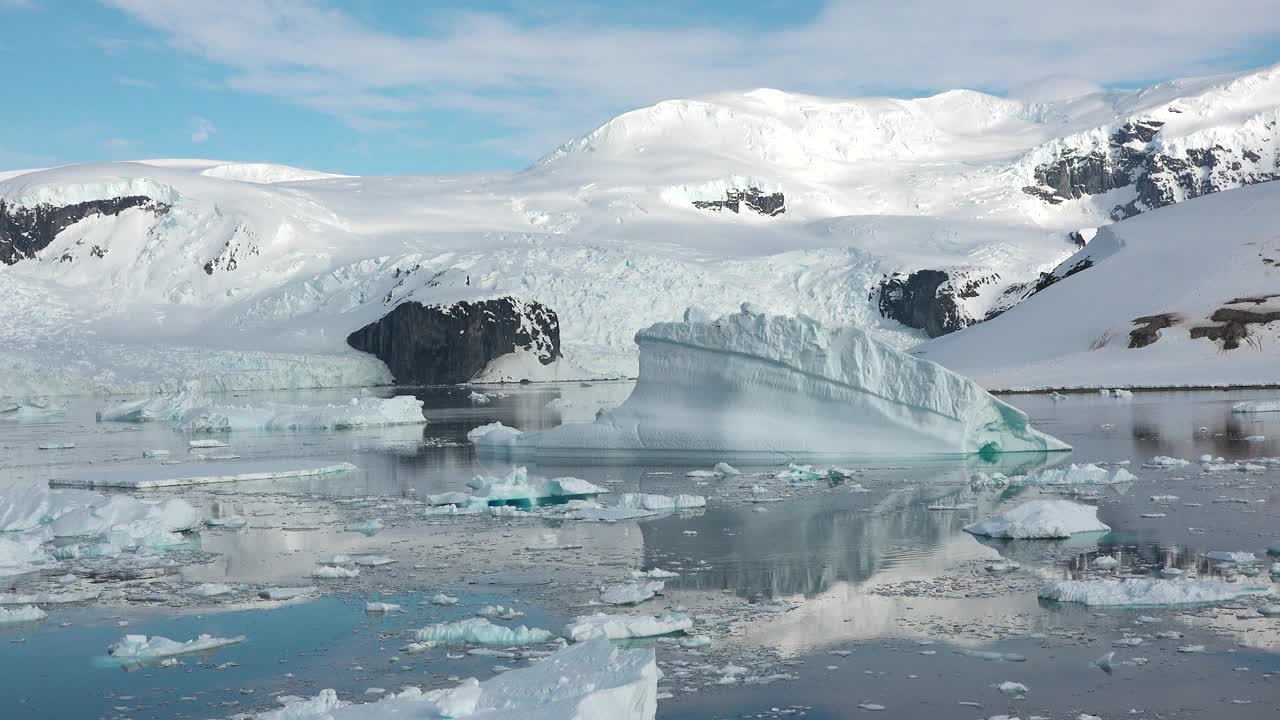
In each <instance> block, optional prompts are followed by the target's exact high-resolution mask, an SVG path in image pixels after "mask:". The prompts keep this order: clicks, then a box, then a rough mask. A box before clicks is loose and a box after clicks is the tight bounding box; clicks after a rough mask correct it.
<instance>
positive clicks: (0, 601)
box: [0, 587, 102, 605]
mask: <svg viewBox="0 0 1280 720" xmlns="http://www.w3.org/2000/svg"><path fill="white" fill-rule="evenodd" d="M101 594H102V589H101V588H98V587H87V588H83V589H73V590H60V591H50V592H36V593H21V592H0V605H63V604H69V603H78V602H85V601H87V600H93V599H95V598H97V597H98V596H99V595H101Z"/></svg>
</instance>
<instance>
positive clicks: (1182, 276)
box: [912, 183, 1280, 389]
mask: <svg viewBox="0 0 1280 720" xmlns="http://www.w3.org/2000/svg"><path fill="white" fill-rule="evenodd" d="M1042 287H1043V289H1042V290H1040V291H1039V292H1036V293H1035V294H1034V295H1033V296H1032V297H1031V298H1029V299H1028V300H1026V301H1025V302H1023V303H1021V304H1019V305H1018V306H1017V307H1015V308H1013V309H1012V310H1010V311H1008V312H1007V313H1005V314H1003V315H1001V316H1000V317H998V318H995V319H994V320H991V321H990V322H986V323H983V324H981V325H978V326H976V327H971V328H968V329H965V330H963V331H961V332H958V333H954V334H951V335H948V336H946V337H941V338H937V339H935V340H931V341H929V342H927V343H925V344H923V345H920V346H917V347H916V348H915V349H913V351H912V352H914V353H915V354H917V355H920V356H922V357H924V358H926V359H929V360H934V361H937V362H939V363H942V364H944V365H946V366H947V367H949V368H951V369H953V370H956V371H957V372H960V373H963V374H968V375H970V376H972V377H973V378H975V379H976V380H978V382H979V383H981V384H983V385H984V386H986V387H988V388H995V389H1038V388H1096V387H1100V386H1119V387H1176V386H1203V387H1213V386H1225V385H1233V384H1234V385H1267V384H1275V383H1277V382H1280V183H1272V184H1268V185H1261V186H1259V187H1251V188H1245V189H1241V190H1233V191H1231V192H1228V193H1221V194H1218V195H1212V196H1209V197H1202V198H1199V199H1196V200H1192V201H1189V202H1187V203H1184V204H1179V205H1177V206H1174V207H1167V208H1163V209H1160V210H1156V211H1153V212H1150V213H1147V214H1144V215H1142V216H1140V217H1136V218H1132V219H1129V220H1125V221H1123V222H1120V223H1116V224H1114V225H1110V226H1107V227H1104V228H1102V229H1100V230H1099V231H1098V235H1097V237H1095V238H1094V239H1093V241H1092V242H1090V243H1089V245H1088V247H1086V248H1084V249H1083V250H1081V251H1080V252H1079V253H1077V254H1076V255H1074V256H1072V257H1071V258H1070V259H1068V260H1067V261H1066V262H1064V263H1062V265H1061V266H1060V267H1059V268H1058V269H1056V270H1055V271H1054V273H1053V274H1052V275H1051V276H1049V277H1048V278H1046V281H1045V283H1043V284H1042Z"/></svg>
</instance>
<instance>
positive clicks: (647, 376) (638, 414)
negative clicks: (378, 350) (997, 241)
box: [471, 305, 1070, 457]
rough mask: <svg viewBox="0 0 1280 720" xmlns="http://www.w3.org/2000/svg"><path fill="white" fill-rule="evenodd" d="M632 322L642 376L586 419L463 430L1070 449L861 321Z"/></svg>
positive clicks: (900, 452)
mask: <svg viewBox="0 0 1280 720" xmlns="http://www.w3.org/2000/svg"><path fill="white" fill-rule="evenodd" d="M697 315H698V314H697V313H694V312H693V311H690V312H688V313H686V315H685V321H684V322H670V323H658V324H656V325H653V326H650V327H648V328H646V329H644V330H641V331H640V332H639V333H637V334H636V338H635V339H636V344H637V345H639V351H640V378H639V380H638V381H637V383H636V387H635V390H634V391H633V392H632V393H631V396H630V397H629V398H627V401H626V402H624V403H623V404H622V405H621V406H620V407H618V408H617V409H615V410H612V411H609V412H606V413H602V414H601V415H600V416H599V417H598V418H597V419H596V421H595V422H593V423H572V424H566V425H561V426H559V427H556V428H553V429H551V430H547V431H543V432H527V433H522V434H519V435H516V434H513V433H509V432H486V433H483V434H474V435H473V436H472V438H471V440H472V442H473V443H475V444H476V446H477V448H478V449H480V450H481V451H488V452H495V453H506V452H509V453H512V454H515V455H526V454H527V455H532V456H540V457H554V456H557V455H570V456H572V455H580V454H584V453H593V454H599V453H600V452H601V451H611V452H614V453H618V454H623V455H625V454H631V453H640V452H646V451H660V452H672V451H678V452H679V451H683V452H691V453H708V454H710V453H717V452H735V453H745V454H775V453H780V454H787V455H792V454H817V455H859V456H880V457H901V456H920V455H929V456H957V455H971V454H975V453H981V454H983V455H987V454H990V453H999V452H1045V451H1054V450H1068V449H1070V448H1069V447H1068V446H1067V445H1065V444H1064V443H1062V442H1060V441H1058V440H1056V439H1055V438H1052V437H1049V436H1048V435H1044V434H1043V433H1040V432H1038V431H1036V430H1034V429H1032V428H1031V427H1030V425H1029V424H1028V421H1027V416H1026V415H1025V414H1024V413H1023V412H1021V411H1020V410H1018V409H1016V408H1014V407H1012V406H1010V405H1008V404H1006V403H1004V402H1002V401H1000V400H998V399H996V398H995V397H993V396H992V395H991V394H989V393H988V392H986V391H985V390H983V389H982V388H981V387H979V386H978V385H977V383H975V382H973V381H972V380H969V379H967V378H964V377H962V376H960V375H957V374H955V373H953V372H951V371H949V370H947V369H945V368H943V367H942V366H940V365H937V364H935V363H932V362H928V361H925V360H920V359H918V358H915V357H912V356H911V355H908V354H906V353H903V352H899V351H898V350H895V349H893V348H892V347H890V346H889V345H886V344H885V343H883V342H880V341H879V340H876V339H874V338H872V337H871V336H870V335H868V334H867V333H866V332H864V331H863V330H860V329H858V328H855V327H845V328H839V329H833V330H828V329H825V328H823V327H822V326H821V325H820V324H819V323H818V322H816V321H814V320H812V319H810V318H806V317H785V316H773V315H765V314H762V313H759V312H756V311H754V310H753V309H751V308H750V307H749V306H746V305H744V306H743V309H742V311H741V312H739V313H738V314H735V315H729V316H727V317H723V318H720V319H718V320H714V321H712V320H703V319H700V318H698V317H697Z"/></svg>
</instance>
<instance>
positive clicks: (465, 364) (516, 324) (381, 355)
mask: <svg viewBox="0 0 1280 720" xmlns="http://www.w3.org/2000/svg"><path fill="white" fill-rule="evenodd" d="M347 344H348V345H350V346H351V347H353V348H355V349H357V350H361V351H363V352H367V353H370V354H371V355H374V356H376V357H377V358H378V359H380V360H382V361H383V362H384V363H386V364H387V367H388V368H390V369H391V374H392V375H393V376H394V377H395V381H396V382H397V383H399V384H402V385H445V384H455V383H462V382H467V381H468V380H470V379H471V378H473V377H475V375H476V374H477V373H479V372H480V371H481V370H484V368H485V367H486V366H487V365H488V364H489V362H490V361H491V360H494V359H495V358H498V357H501V356H503V355H506V354H508V353H512V352H515V351H516V350H517V349H527V350H531V351H533V352H534V353H535V354H536V355H537V358H538V360H539V362H541V363H542V364H543V365H550V364H551V363H553V362H555V361H556V360H557V359H559V358H560V320H559V318H557V317H556V313H555V311H554V310H552V309H551V308H548V307H546V306H544V305H541V304H539V303H536V302H524V301H521V300H517V299H515V298H511V297H503V298H497V299H495V300H482V301H478V302H457V303H453V304H448V305H423V304H421V303H417V302H405V303H401V304H399V305H397V306H396V307H395V308H394V309H392V310H391V312H389V313H387V314H386V315H384V316H383V317H382V319H380V320H378V321H376V322H373V323H370V324H369V325H366V326H365V327H363V328H360V329H359V330H357V331H355V332H353V333H351V334H350V335H349V336H347Z"/></svg>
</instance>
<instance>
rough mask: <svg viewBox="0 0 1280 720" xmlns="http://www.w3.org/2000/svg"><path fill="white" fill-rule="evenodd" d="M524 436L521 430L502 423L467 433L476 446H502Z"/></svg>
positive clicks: (494, 423)
mask: <svg viewBox="0 0 1280 720" xmlns="http://www.w3.org/2000/svg"><path fill="white" fill-rule="evenodd" d="M523 434H524V433H523V432H521V431H520V430H517V429H515V428H511V427H507V426H506V425H503V424H502V423H500V422H491V423H489V424H488V425H481V426H480V427H478V428H473V429H472V430H470V431H469V432H467V440H469V441H471V442H472V443H474V444H476V445H480V444H485V445H489V446H502V445H507V444H510V443H512V442H514V441H515V439H516V438H518V437H520V436H521V435H523Z"/></svg>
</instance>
